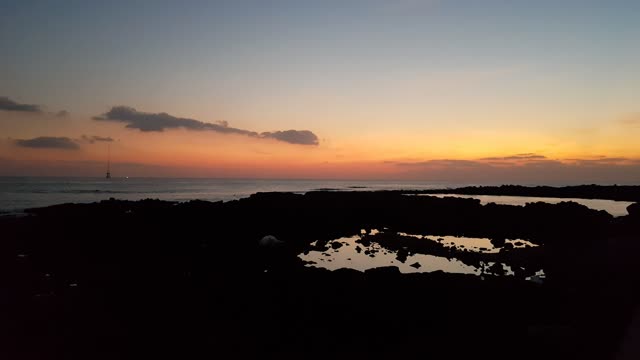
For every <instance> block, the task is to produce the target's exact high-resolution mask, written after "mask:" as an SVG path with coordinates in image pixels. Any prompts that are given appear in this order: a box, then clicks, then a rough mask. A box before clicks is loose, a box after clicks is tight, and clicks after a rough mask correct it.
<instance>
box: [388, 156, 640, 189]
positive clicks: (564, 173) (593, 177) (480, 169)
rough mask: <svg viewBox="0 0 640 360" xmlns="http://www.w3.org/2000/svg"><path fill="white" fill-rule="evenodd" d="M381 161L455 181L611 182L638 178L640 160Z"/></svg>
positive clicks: (408, 172) (412, 173)
mask: <svg viewBox="0 0 640 360" xmlns="http://www.w3.org/2000/svg"><path fill="white" fill-rule="evenodd" d="M516 156H519V155H516ZM511 157H512V156H505V157H499V159H505V158H511ZM524 157H526V156H524ZM385 163H386V164H392V165H395V166H396V167H397V168H398V170H399V171H400V172H401V174H402V176H401V177H403V178H412V179H421V180H430V181H443V182H451V183H459V184H497V183H517V184H558V185H562V184H574V183H585V184H589V183H608V184H614V183H619V182H627V183H629V182H637V181H638V180H640V159H628V158H616V157H602V158H597V159H563V160H550V159H538V158H533V159H531V160H529V159H527V160H526V161H523V162H522V161H520V162H505V161H497V162H492V161H486V160H485V159H478V160H464V159H462V160H457V159H456V160H451V159H436V160H427V161H415V162H406V161H405V162H399V161H387V162H385Z"/></svg>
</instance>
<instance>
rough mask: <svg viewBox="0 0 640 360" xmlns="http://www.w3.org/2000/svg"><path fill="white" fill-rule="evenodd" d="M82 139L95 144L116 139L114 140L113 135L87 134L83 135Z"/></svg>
mask: <svg viewBox="0 0 640 360" xmlns="http://www.w3.org/2000/svg"><path fill="white" fill-rule="evenodd" d="M82 140H83V141H86V142H88V143H90V144H94V143H96V142H113V141H115V140H113V138H111V137H103V136H96V135H94V136H87V135H82Z"/></svg>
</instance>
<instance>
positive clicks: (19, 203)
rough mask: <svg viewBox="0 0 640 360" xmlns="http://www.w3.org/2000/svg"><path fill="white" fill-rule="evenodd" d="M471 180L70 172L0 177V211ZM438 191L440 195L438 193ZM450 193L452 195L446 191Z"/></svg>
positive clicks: (621, 211) (619, 209) (603, 203)
mask: <svg viewBox="0 0 640 360" xmlns="http://www.w3.org/2000/svg"><path fill="white" fill-rule="evenodd" d="M468 185H474V184H448V183H437V182H425V181H371V180H369V181H363V180H360V181H358V180H348V181H343V180H256V179H253V180H252V179H236V180H234V179H169V178H114V179H104V178H73V177H68V178H66V177H0V214H7V213H19V212H22V211H23V210H24V209H28V208H34V207H43V206H50V205H55V204H62V203H91V202H95V201H101V200H107V199H109V198H116V199H122V200H141V199H148V198H151V199H160V200H170V201H189V200H195V199H199V200H207V201H219V200H223V201H228V200H235V199H240V198H244V197H248V196H249V195H251V194H254V193H256V192H267V191H286V192H296V193H305V192H308V191H313V190H336V191H340V190H351V191H375V190H423V189H444V188H452V187H459V186H468ZM436 196H442V195H436ZM446 196H451V195H446ZM462 197H475V198H478V199H480V200H481V201H482V203H487V202H496V203H498V204H510V205H524V204H525V203H527V202H535V201H543V202H549V203H557V202H560V201H568V200H571V201H575V202H578V203H580V204H583V205H585V206H587V207H590V208H593V209H596V210H605V211H607V212H609V213H611V214H612V215H614V216H622V215H626V213H627V212H626V207H627V206H628V205H629V204H631V203H629V202H622V201H611V200H587V199H553V198H534V197H513V196H490V197H487V196H462Z"/></svg>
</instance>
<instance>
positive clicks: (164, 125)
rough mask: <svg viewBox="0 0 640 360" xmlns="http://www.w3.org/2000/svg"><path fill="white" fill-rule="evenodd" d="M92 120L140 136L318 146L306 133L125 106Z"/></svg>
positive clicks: (310, 134)
mask: <svg viewBox="0 0 640 360" xmlns="http://www.w3.org/2000/svg"><path fill="white" fill-rule="evenodd" d="M93 119H94V120H98V121H112V122H120V123H124V124H126V127H127V128H130V129H136V130H139V131H143V132H152V131H156V132H162V131H165V130H169V129H178V128H182V129H187V130H194V131H215V132H218V133H222V134H238V135H245V136H250V137H256V138H270V139H275V140H279V141H283V142H286V143H290V144H299V145H318V143H319V141H318V137H317V136H316V135H315V134H314V133H313V132H311V131H309V130H286V131H275V132H263V133H257V132H255V131H249V130H243V129H238V128H234V127H231V126H229V123H228V122H226V121H219V122H217V123H208V122H203V121H200V120H194V119H188V118H179V117H175V116H172V115H169V114H167V113H148V112H142V111H138V110H136V109H134V108H132V107H128V106H114V107H113V108H111V110H109V111H108V112H106V113H104V114H102V115H100V116H95V117H94V118H93Z"/></svg>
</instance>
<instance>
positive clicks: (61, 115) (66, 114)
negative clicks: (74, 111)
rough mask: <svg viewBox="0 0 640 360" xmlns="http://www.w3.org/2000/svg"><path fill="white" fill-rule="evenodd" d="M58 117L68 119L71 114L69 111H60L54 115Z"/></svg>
mask: <svg viewBox="0 0 640 360" xmlns="http://www.w3.org/2000/svg"><path fill="white" fill-rule="evenodd" d="M54 115H55V116H56V117H67V116H69V112H68V111H67V110H60V111H58V112H57V113H55V114H54Z"/></svg>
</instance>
